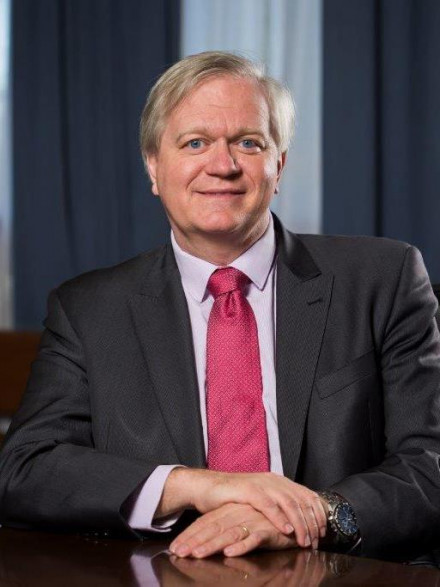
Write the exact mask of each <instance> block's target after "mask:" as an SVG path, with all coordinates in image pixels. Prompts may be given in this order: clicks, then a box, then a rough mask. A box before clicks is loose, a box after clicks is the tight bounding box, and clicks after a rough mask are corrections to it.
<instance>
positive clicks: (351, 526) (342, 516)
mask: <svg viewBox="0 0 440 587" xmlns="http://www.w3.org/2000/svg"><path fill="white" fill-rule="evenodd" d="M334 518H335V522H336V524H337V526H338V528H339V531H340V532H342V534H345V536H354V535H355V534H356V532H357V531H358V527H357V523H356V516H355V514H354V511H353V508H352V507H351V506H350V505H349V504H348V503H340V504H338V505H337V506H336V509H335V513H334Z"/></svg>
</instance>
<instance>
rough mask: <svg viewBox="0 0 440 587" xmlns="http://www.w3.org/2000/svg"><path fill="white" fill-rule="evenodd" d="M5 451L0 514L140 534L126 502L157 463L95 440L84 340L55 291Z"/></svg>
mask: <svg viewBox="0 0 440 587" xmlns="http://www.w3.org/2000/svg"><path fill="white" fill-rule="evenodd" d="M45 326H46V329H45V331H44V334H43V337H42V341H41V344H40V350H39V354H38V357H37V359H36V361H35V362H34V364H33V366H32V371H31V376H30V379H29V382H28V386H27V389H26V392H25V394H24V397H23V400H22V403H21V406H20V409H19V410H18V412H17V414H16V416H15V417H14V419H13V422H12V424H11V427H10V430H9V432H8V435H7V437H6V440H5V443H4V445H3V449H2V453H1V457H0V522H1V523H2V524H5V525H10V526H16V527H22V528H29V527H54V528H56V527H59V528H66V527H69V528H78V529H81V530H93V531H102V532H112V531H114V532H118V533H121V532H122V533H124V532H126V533H131V534H135V533H134V532H133V531H132V530H131V529H130V528H129V526H128V525H127V523H126V521H125V519H124V517H123V516H122V515H121V514H120V509H121V505H122V504H123V502H124V501H125V500H126V498H127V497H128V496H129V495H130V494H131V493H132V492H133V491H135V490H136V488H138V487H139V486H140V485H141V484H142V483H143V482H144V481H145V479H146V478H147V477H148V476H149V474H150V473H151V471H152V470H153V469H154V467H155V465H149V464H148V463H145V462H142V461H140V460H130V459H128V458H123V457H121V456H116V455H111V454H106V453H103V452H99V451H97V450H96V449H95V446H94V437H93V436H94V435H93V433H94V429H93V423H92V421H91V410H90V397H89V389H88V387H89V382H88V379H87V369H86V365H85V357H84V352H83V348H82V345H81V341H80V340H79V338H78V336H77V334H76V333H75V331H74V329H73V328H72V326H71V324H70V322H69V320H68V317H67V316H66V313H65V311H64V310H63V307H62V305H61V302H60V300H59V296H58V294H57V292H53V293H52V294H51V296H50V298H49V312H48V317H47V319H46V323H45Z"/></svg>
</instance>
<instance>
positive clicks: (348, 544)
mask: <svg viewBox="0 0 440 587" xmlns="http://www.w3.org/2000/svg"><path fill="white" fill-rule="evenodd" d="M317 494H318V495H319V497H321V498H323V499H324V500H325V501H326V502H327V504H328V515H327V530H328V533H327V534H326V536H325V539H324V540H322V545H323V546H330V547H332V546H335V547H339V548H340V547H341V546H343V547H345V548H346V549H347V551H348V552H350V553H352V552H353V553H354V552H355V551H357V550H358V547H359V546H360V543H361V537H360V532H359V529H358V531H357V532H356V533H355V534H353V536H347V535H345V534H343V532H341V530H340V529H339V528H338V525H337V522H336V520H335V518H334V511H335V509H336V507H337V506H338V505H342V504H347V505H348V506H349V507H350V508H351V509H352V510H353V508H352V506H351V505H350V503H349V501H348V500H347V499H346V498H345V497H343V496H342V495H340V494H339V493H336V492H335V491H317ZM335 502H337V503H335ZM353 513H354V515H355V517H356V514H355V512H354V510H353Z"/></svg>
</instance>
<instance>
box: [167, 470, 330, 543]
mask: <svg viewBox="0 0 440 587" xmlns="http://www.w3.org/2000/svg"><path fill="white" fill-rule="evenodd" d="M227 503H239V504H248V505H250V506H252V507H253V508H254V509H255V510H257V511H258V512H261V513H262V514H263V515H264V516H265V517H266V518H267V519H268V520H269V521H270V522H271V524H272V525H273V526H275V528H276V529H277V530H278V531H279V532H282V533H284V534H286V535H290V534H292V532H293V531H294V532H295V539H296V542H297V544H298V545H299V546H301V547H308V546H310V545H312V546H313V548H317V546H318V540H319V537H321V538H322V537H324V536H325V533H326V527H327V514H326V509H325V507H324V505H323V502H322V501H321V499H320V497H319V496H318V495H317V494H316V493H315V492H314V491H311V490H310V489H308V488H307V487H304V486H303V485H299V484H298V483H294V482H293V481H290V480H289V479H287V478H286V477H283V476H281V475H276V474H275V473H220V472H217V471H208V470H204V469H184V468H179V469H174V470H173V471H172V472H171V473H170V476H169V477H168V480H167V482H166V484H165V489H164V494H163V498H162V500H161V503H160V504H159V508H158V511H157V512H156V515H157V516H160V515H167V514H168V513H170V512H172V511H176V509H184V508H188V507H194V508H195V509H197V510H198V511H199V512H201V513H203V514H204V513H207V512H209V511H212V510H216V509H217V508H219V507H220V506H222V505H225V504H227ZM173 508H174V509H173Z"/></svg>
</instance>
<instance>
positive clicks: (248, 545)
mask: <svg viewBox="0 0 440 587" xmlns="http://www.w3.org/2000/svg"><path fill="white" fill-rule="evenodd" d="M295 545H296V541H295V539H294V538H288V537H287V536H284V535H283V534H278V533H276V534H274V533H273V532H268V531H266V530H256V531H255V532H252V533H251V534H250V535H249V536H248V537H247V538H245V539H244V540H240V542H236V543H235V544H231V545H230V546H228V547H226V548H225V549H224V550H223V554H224V555H225V556H228V557H234V556H242V555H243V554H246V553H248V552H251V551H252V550H255V549H256V548H260V547H263V546H265V547H269V548H271V549H274V550H278V549H282V548H291V547H293V546H295Z"/></svg>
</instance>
